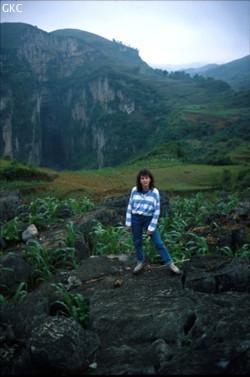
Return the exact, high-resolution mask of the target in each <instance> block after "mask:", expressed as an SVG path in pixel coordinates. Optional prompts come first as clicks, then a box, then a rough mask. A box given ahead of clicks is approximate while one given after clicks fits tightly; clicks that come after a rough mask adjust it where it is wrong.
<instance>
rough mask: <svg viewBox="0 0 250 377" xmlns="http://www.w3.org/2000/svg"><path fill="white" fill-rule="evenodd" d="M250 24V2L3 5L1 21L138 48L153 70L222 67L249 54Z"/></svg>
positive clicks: (87, 0)
mask: <svg viewBox="0 0 250 377" xmlns="http://www.w3.org/2000/svg"><path fill="white" fill-rule="evenodd" d="M4 4H14V5H13V6H12V8H10V7H8V5H4ZM17 4H21V5H20V6H18V7H17ZM249 21H250V0H243V1H241V0H238V1H233V0H224V1H217V0H203V1H199V0H195V1H189V0H184V1H182V0H161V1H154V0H148V1H147V0H141V1H133V0H116V1H114V0H109V1H93V0H78V1H70V0H68V1H66V0H65V1H63V0H61V1H60V0H58V1H27V0H15V1H8V0H6V1H4V0H1V22H25V23H28V24H31V25H34V26H37V27H38V28H39V29H42V30H44V31H47V32H50V31H53V30H58V29H66V28H73V29H79V30H84V31H88V32H91V33H94V34H97V35H100V36H101V37H104V38H107V39H109V40H112V39H115V40H117V41H121V42H122V43H124V44H125V45H127V46H131V47H134V48H137V49H138V50H139V55H140V57H141V58H142V60H143V61H145V62H146V63H147V64H149V65H151V66H157V65H166V66H167V65H183V66H184V65H189V66H191V65H190V63H201V64H200V65H205V64H208V63H219V64H222V63H228V62H230V61H233V60H236V59H240V58H242V57H244V56H246V55H249V54H250V51H249V49H250V47H249V45H250V26H249ZM193 66H194V65H193Z"/></svg>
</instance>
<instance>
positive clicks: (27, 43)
mask: <svg viewBox="0 0 250 377" xmlns="http://www.w3.org/2000/svg"><path fill="white" fill-rule="evenodd" d="M1 33H2V34H3V37H2V38H3V41H2V44H1V57H0V58H1V64H2V67H3V72H7V73H6V74H5V75H3V78H2V86H1V87H2V95H1V104H0V111H1V128H0V131H1V132H0V140H1V143H0V145H1V150H0V152H1V155H2V156H3V155H8V156H10V157H12V158H13V159H16V160H22V161H25V162H27V163H29V164H35V165H39V166H41V165H42V166H47V167H53V168H56V169H63V168H70V166H72V167H73V168H74V167H76V168H79V167H82V168H84V167H85V166H86V167H90V168H101V167H103V166H107V165H112V164H114V163H116V164H117V163H118V160H120V161H122V158H124V157H125V158H126V157H127V158H128V157H129V155H130V154H131V153H134V151H135V150H136V149H137V144H138V145H139V137H135V138H134V141H133V142H132V143H131V141H130V143H128V142H127V146H126V149H124V146H125V144H126V141H125V140H124V138H125V139H127V136H126V135H127V131H128V128H134V127H135V126H136V119H142V115H141V110H139V109H138V108H137V106H136V104H135V100H136V98H135V96H133V95H132V96H131V93H130V89H128V88H127V89H126V86H125V85H124V80H125V81H126V77H125V76H126V73H125V71H124V72H123V69H122V71H121V72H119V74H118V75H116V74H115V73H114V70H112V68H111V69H109V68H108V67H109V66H110V65H112V64H114V63H115V64H118V65H120V67H121V66H124V67H126V69H129V70H130V69H132V70H133V69H136V70H137V73H138V72H140V71H142V72H143V71H145V70H150V68H149V67H148V66H147V64H146V63H144V62H143V61H142V60H141V59H140V57H139V55H138V51H137V50H136V49H133V48H130V47H126V48H125V50H124V47H125V46H123V45H121V44H120V43H117V42H115V41H113V42H111V41H109V40H107V39H105V38H102V37H98V36H97V35H94V34H91V33H87V32H84V31H82V32H81V31H79V30H78V31H77V30H65V31H64V32H63V33H60V31H57V32H54V33H47V32H44V31H42V30H40V29H38V28H37V27H33V26H31V25H27V24H8V23H4V24H3V25H1ZM11 38H12V39H11ZM13 40H14V42H13ZM105 51H106V54H105ZM104 61H106V65H105V63H104ZM112 72H113V73H112ZM134 115H135V117H134ZM137 122H138V121H137ZM125 128H126V134H125V133H124V129H125ZM121 150H124V152H123V157H122V156H121Z"/></svg>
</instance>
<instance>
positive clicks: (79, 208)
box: [64, 197, 94, 214]
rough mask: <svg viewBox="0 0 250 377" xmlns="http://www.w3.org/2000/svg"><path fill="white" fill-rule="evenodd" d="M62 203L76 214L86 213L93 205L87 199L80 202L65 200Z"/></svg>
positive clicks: (72, 199)
mask: <svg viewBox="0 0 250 377" xmlns="http://www.w3.org/2000/svg"><path fill="white" fill-rule="evenodd" d="M64 203H65V204H66V205H68V206H69V207H71V208H72V209H73V210H74V212H75V213H76V214H81V213H86V212H88V211H90V210H91V209H93V208H94V204H93V203H91V201H90V200H89V199H88V198H87V197H83V198H82V200H76V199H74V198H70V199H66V200H64Z"/></svg>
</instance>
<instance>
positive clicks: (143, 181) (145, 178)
mask: <svg viewBox="0 0 250 377" xmlns="http://www.w3.org/2000/svg"><path fill="white" fill-rule="evenodd" d="M140 182H141V185H142V188H143V190H148V189H149V184H150V182H151V178H150V177H149V176H148V175H142V176H141V178H140Z"/></svg>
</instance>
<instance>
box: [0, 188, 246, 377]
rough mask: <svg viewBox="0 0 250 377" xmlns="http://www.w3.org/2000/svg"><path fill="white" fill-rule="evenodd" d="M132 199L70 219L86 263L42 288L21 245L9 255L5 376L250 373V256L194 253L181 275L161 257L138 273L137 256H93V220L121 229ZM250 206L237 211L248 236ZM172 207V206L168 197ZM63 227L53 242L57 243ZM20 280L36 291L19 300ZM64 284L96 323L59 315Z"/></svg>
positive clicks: (4, 280)
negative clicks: (90, 235)
mask: <svg viewBox="0 0 250 377" xmlns="http://www.w3.org/2000/svg"><path fill="white" fill-rule="evenodd" d="M17 195H18V193H17ZM162 196H163V195H162ZM7 197H8V195H7ZM125 202H127V199H126V198H125V196H122V197H120V198H114V199H111V198H110V199H108V200H107V201H106V202H104V203H103V205H102V206H101V207H99V208H97V209H95V210H93V211H91V212H90V213H88V214H86V215H83V216H82V218H80V217H79V216H77V218H71V220H72V219H73V220H74V225H75V227H76V229H78V230H81V232H82V236H81V238H79V239H78V240H77V244H79V245H78V246H79V253H81V264H80V266H79V267H78V268H76V269H74V270H71V271H69V270H65V269H60V270H58V271H57V272H56V273H55V275H54V276H52V277H51V278H50V279H49V280H47V281H44V282H42V283H41V284H40V285H39V286H34V285H33V286H32V284H31V282H32V277H33V276H34V272H35V271H33V269H32V267H31V266H30V265H28V264H27V263H26V262H25V261H24V260H23V258H22V256H21V255H20V253H19V250H18V248H17V250H16V252H13V251H12V253H8V252H7V251H6V254H5V255H4V256H2V257H1V264H2V272H3V273H2V277H1V294H2V297H3V300H2V302H1V303H0V313H1V358H2V360H1V367H2V375H48V374H55V375H61V376H64V375H65V374H66V375H246V374H249V372H250V333H249V299H250V284H249V283H250V260H249V258H236V257H229V256H224V255H217V254H216V253H212V254H211V255H206V256H196V255H194V256H192V257H191V258H189V259H187V260H185V261H179V262H177V264H178V267H179V268H180V269H181V271H182V275H174V274H173V273H172V272H171V271H170V270H169V269H168V267H167V266H164V265H162V264H153V263H148V264H147V265H146V266H145V267H144V269H143V271H142V272H141V273H140V274H139V275H134V274H133V273H132V269H133V267H134V265H135V256H134V255H133V254H130V253H124V254H120V255H108V256H91V250H90V249H89V248H88V245H87V243H86V238H87V236H88V233H89V232H90V230H91V227H92V226H93V224H94V219H95V218H96V219H98V221H100V222H102V223H103V224H105V225H108V224H109V225H110V226H111V225H115V224H116V223H117V221H118V222H119V221H120V220H121V218H122V217H124V204H125ZM244 203H245V204H244V206H239V207H238V208H236V210H235V213H234V214H231V217H230V216H229V215H228V217H230V218H231V220H232V219H233V218H234V217H235V216H236V214H237V219H238V221H239V216H240V218H241V220H242V219H244V220H243V221H242V223H241V226H240V227H239V231H240V232H241V233H242V229H243V228H244V227H245V229H247V224H248V226H249V223H248V218H249V217H248V213H249V212H248V211H249V205H248V204H249V202H248V201H246V202H244ZM9 205H10V208H12V207H11V206H12V203H11V202H10V203H9ZM163 205H164V206H165V210H166V211H168V212H169V211H170V207H169V203H168V200H167V197H165V198H164V196H163ZM170 212H171V211H170ZM227 220H229V219H227ZM64 225H65V224H64ZM217 225H218V220H217ZM60 227H62V225H60ZM225 229H226V227H225V219H223V231H225ZM205 230H206V231H207V226H206V227H205ZM54 231H56V232H57V231H58V229H57V228H56V229H55V230H54ZM54 231H53V229H52V230H50V231H48V232H47V234H46V239H44V242H46V243H48V242H50V243H51V245H52V243H53V239H54V233H53V232H54ZM193 231H194V229H192V232H193ZM197 231H201V228H200V227H199V229H197ZM202 231H204V229H203V230H202ZM230 231H231V227H230V226H228V232H229V234H230ZM62 232H63V229H62V228H60V233H62ZM216 234H217V235H218V226H217V227H216ZM42 236H43V235H41V234H40V235H39V237H40V238H41V239H43V237H42ZM209 237H211V236H209ZM225 240H228V238H227V237H225ZM47 246H48V245H47ZM211 247H212V248H213V247H214V243H213V244H212V246H211ZM211 250H213V249H211ZM20 283H27V284H30V286H31V287H32V289H30V290H29V293H28V294H27V295H26V297H25V298H24V299H23V300H22V301H21V302H18V301H17V300H15V292H16V289H17V287H18V285H19V284H20ZM55 284H61V286H62V287H64V290H65V292H67V293H68V294H75V295H79V296H78V297H81V298H84V300H85V302H86V303H87V307H88V319H87V321H85V322H84V323H80V322H78V321H77V320H76V319H75V317H74V316H71V317H70V318H68V317H65V315H62V314H61V315H60V314H59V313H57V312H56V311H55V309H54V305H55V301H56V302H58V300H59V301H60V300H62V296H60V295H59V293H58V291H57V290H56V288H55ZM13 295H14V296H13ZM5 297H11V299H9V300H8V301H7V300H6V301H5V300H4V298H5Z"/></svg>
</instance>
